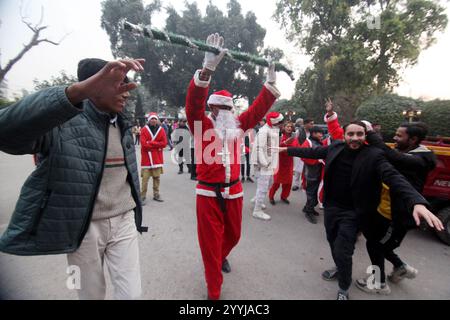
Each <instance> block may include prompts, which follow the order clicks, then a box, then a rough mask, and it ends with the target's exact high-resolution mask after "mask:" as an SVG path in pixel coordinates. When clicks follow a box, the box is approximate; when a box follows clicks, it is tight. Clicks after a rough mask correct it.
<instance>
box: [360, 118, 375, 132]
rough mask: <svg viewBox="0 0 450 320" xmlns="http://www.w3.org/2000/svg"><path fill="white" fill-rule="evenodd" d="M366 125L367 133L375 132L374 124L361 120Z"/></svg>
mask: <svg viewBox="0 0 450 320" xmlns="http://www.w3.org/2000/svg"><path fill="white" fill-rule="evenodd" d="M361 122H362V123H364V124H365V125H366V128H367V131H373V128H372V124H371V123H370V122H369V121H367V120H361Z"/></svg>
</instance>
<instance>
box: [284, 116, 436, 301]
mask: <svg viewBox="0 0 450 320" xmlns="http://www.w3.org/2000/svg"><path fill="white" fill-rule="evenodd" d="M344 139H345V142H342V141H335V142H333V143H332V144H331V145H330V146H327V147H318V148H279V150H280V152H284V151H287V152H288V154H289V155H290V156H296V157H302V158H311V159H325V175H324V207H325V229H326V233H327V240H328V242H329V244H330V248H331V254H332V256H333V260H334V262H335V263H336V266H337V270H338V272H337V278H338V281H339V290H338V295H337V299H338V300H347V299H348V289H349V288H350V285H351V280H352V255H353V251H354V248H355V242H356V236H357V233H358V231H359V230H360V229H361V228H364V226H365V225H366V224H367V222H368V217H369V216H370V215H372V214H374V212H375V214H376V208H377V206H378V204H379V201H380V194H381V188H380V186H381V181H383V182H384V183H386V184H387V185H388V186H390V188H391V192H392V193H393V194H394V195H395V197H400V198H401V199H402V201H403V202H404V203H405V205H406V207H407V208H408V211H409V212H413V216H414V218H415V220H416V223H419V222H420V218H425V219H426V220H427V221H428V222H429V224H430V225H431V226H434V227H436V228H437V229H438V230H440V229H443V226H442V223H441V222H440V220H439V219H438V218H437V217H435V216H434V215H433V214H432V213H431V212H430V211H429V210H428V209H427V208H426V207H425V205H428V202H427V201H426V200H425V199H424V198H423V197H422V196H421V195H420V194H419V193H418V192H417V191H416V190H415V189H414V188H412V187H411V185H410V184H409V183H408V182H407V181H406V180H405V178H404V177H403V176H402V175H401V174H399V173H398V171H396V170H395V169H394V168H393V167H392V165H391V164H390V163H389V162H388V161H387V160H386V158H385V157H384V155H383V152H382V151H381V150H380V149H378V148H374V147H370V146H367V145H366V144H365V139H366V126H365V125H364V124H363V123H362V122H352V123H350V124H348V125H346V126H345V127H344Z"/></svg>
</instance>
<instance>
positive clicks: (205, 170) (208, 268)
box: [186, 70, 280, 299]
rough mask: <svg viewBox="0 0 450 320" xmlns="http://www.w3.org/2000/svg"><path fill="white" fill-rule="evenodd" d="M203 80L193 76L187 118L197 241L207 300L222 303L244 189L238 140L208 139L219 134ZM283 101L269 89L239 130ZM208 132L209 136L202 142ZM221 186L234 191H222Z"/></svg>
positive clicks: (245, 115)
mask: <svg viewBox="0 0 450 320" xmlns="http://www.w3.org/2000/svg"><path fill="white" fill-rule="evenodd" d="M199 74H200V70H198V71H197V72H196V73H195V75H194V78H193V79H192V80H191V82H190V84H189V88H188V92H187V97H186V116H187V120H188V125H189V128H190V130H191V131H192V132H193V134H194V141H195V154H196V163H197V179H198V181H199V184H198V185H197V188H196V194H197V227H198V229H197V230H198V239H199V244H200V249H201V252H202V257H203V263H204V266H205V278H206V282H207V286H208V295H209V297H210V298H211V299H218V298H219V297H220V291H221V286H222V281H223V277H222V271H221V267H222V263H223V261H224V259H225V258H226V257H227V256H228V254H229V253H230V251H231V250H232V248H233V247H234V246H235V245H236V244H237V243H238V241H239V238H240V235H241V222H242V200H243V190H242V184H241V182H240V179H239V175H240V157H241V155H240V151H241V150H240V149H241V148H240V143H239V142H238V141H237V139H236V140H235V141H234V142H230V141H226V142H224V141H222V140H221V139H220V138H219V136H218V135H217V134H214V135H213V136H212V137H211V136H208V135H209V134H210V133H211V132H214V128H215V121H214V119H213V117H208V116H207V115H206V114H205V108H206V99H207V96H208V88H209V82H210V80H209V81H201V80H200V79H199ZM279 95H280V94H279V92H278V90H277V89H276V88H275V87H274V86H271V85H270V84H268V83H266V84H265V85H264V87H263V89H262V90H261V92H260V94H259V95H258V97H257V98H256V99H255V101H254V102H253V103H252V105H251V106H250V107H249V108H248V110H247V111H245V112H243V113H242V114H241V115H239V116H238V117H237V119H238V120H239V123H240V128H241V129H242V130H243V131H244V132H245V131H246V130H248V129H251V128H254V127H255V126H256V125H257V124H258V122H259V121H260V120H261V119H262V118H263V117H264V115H265V114H266V112H267V111H268V110H269V109H270V107H271V106H272V104H273V103H274V102H275V100H276V98H277V97H278V96H279ZM216 98H217V96H216ZM217 100H220V99H216V101H217ZM222 100H223V101H219V103H218V102H215V103H212V104H218V105H232V99H231V98H230V97H225V96H224V97H223V99H222ZM230 101H231V104H230ZM210 102H211V101H210ZM194 122H195V123H194ZM200 125H201V128H200V127H199V126H200ZM208 130H210V131H208ZM207 131H208V132H207ZM205 132H207V133H206V135H205V136H204V134H205ZM217 146H218V148H217ZM211 158H212V159H211ZM202 183H203V184H202ZM204 183H206V184H210V185H209V186H208V185H204ZM219 184H232V185H231V186H226V187H223V186H222V187H221V186H220V185H219ZM216 189H217V193H216ZM218 192H220V194H218ZM217 195H221V197H223V199H224V200H223V201H224V203H225V208H226V209H225V211H226V212H223V210H222V209H221V206H220V202H219V200H220V199H219V198H218V196H217Z"/></svg>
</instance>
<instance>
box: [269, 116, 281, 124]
mask: <svg viewBox="0 0 450 320" xmlns="http://www.w3.org/2000/svg"><path fill="white" fill-rule="evenodd" d="M283 119H284V117H283V115H282V114H281V113H280V115H279V116H278V117H276V118H272V119H270V122H271V123H272V124H278V123H280V122H281V121H283Z"/></svg>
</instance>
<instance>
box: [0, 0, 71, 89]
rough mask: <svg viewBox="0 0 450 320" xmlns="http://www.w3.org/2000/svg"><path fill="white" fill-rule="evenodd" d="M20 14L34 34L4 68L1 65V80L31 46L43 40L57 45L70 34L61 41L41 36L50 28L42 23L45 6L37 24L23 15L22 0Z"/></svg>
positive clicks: (0, 80)
mask: <svg viewBox="0 0 450 320" xmlns="http://www.w3.org/2000/svg"><path fill="white" fill-rule="evenodd" d="M20 16H21V19H22V22H23V23H24V24H25V25H26V26H27V27H28V28H29V29H30V30H31V32H33V36H32V37H31V39H30V41H29V42H28V43H27V44H24V46H23V49H22V50H21V51H20V52H19V53H18V54H17V55H16V56H15V57H14V58H12V59H11V60H9V61H8V63H7V64H6V66H5V67H4V68H2V67H1V65H0V82H2V81H3V79H4V78H5V76H6V74H7V73H8V72H9V71H10V70H11V68H12V67H13V66H14V64H16V63H17V62H18V61H19V60H20V59H22V57H23V56H24V55H25V53H27V52H28V51H29V50H31V48H33V47H35V46H38V45H39V44H40V43H42V42H46V43H50V44H52V45H55V46H57V45H59V44H60V43H61V42H62V40H64V38H65V37H66V36H67V35H68V34H65V35H64V36H63V37H62V38H61V40H60V41H53V40H49V39H47V38H40V36H41V32H42V31H44V30H45V29H47V28H48V26H43V25H42V22H43V19H44V8H43V7H41V18H40V20H39V23H37V24H32V23H31V22H28V21H27V18H26V17H25V16H24V15H23V12H22V2H21V4H20Z"/></svg>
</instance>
